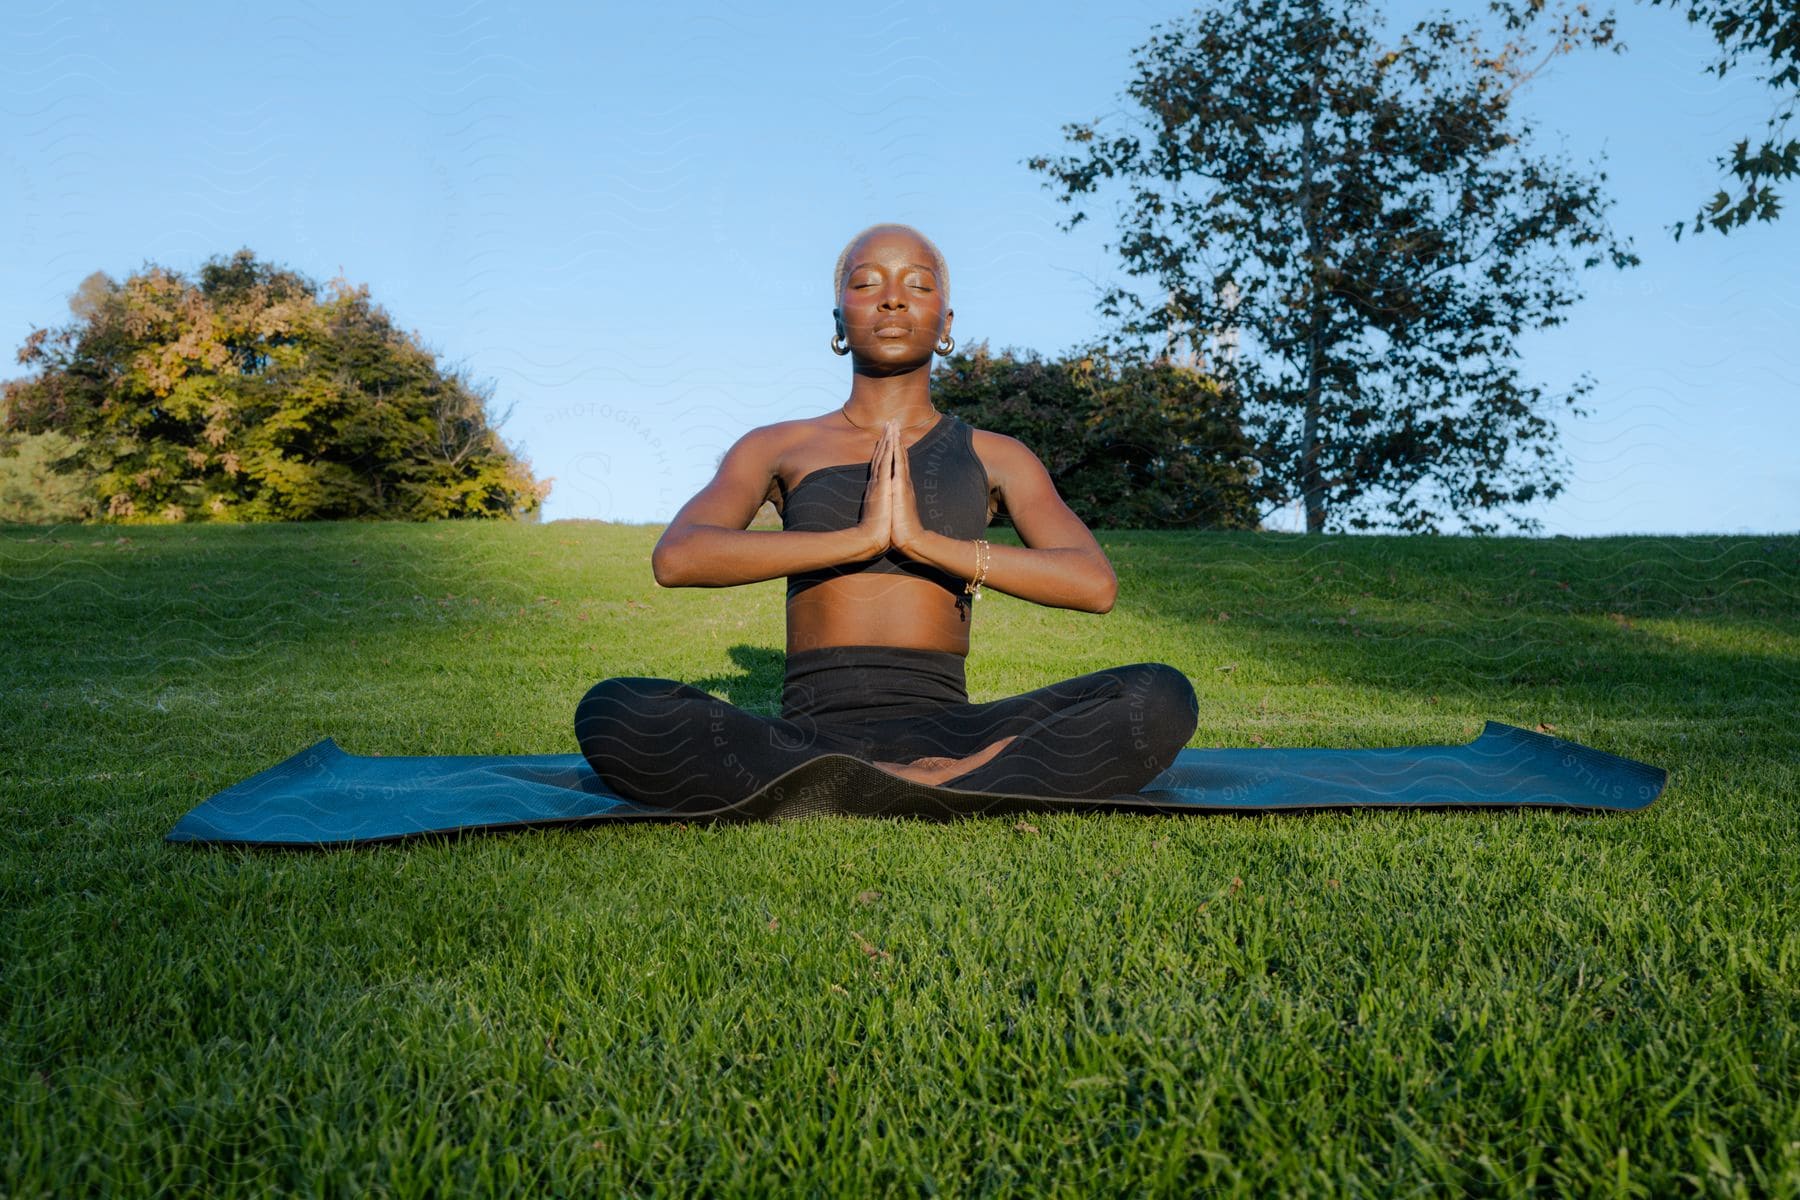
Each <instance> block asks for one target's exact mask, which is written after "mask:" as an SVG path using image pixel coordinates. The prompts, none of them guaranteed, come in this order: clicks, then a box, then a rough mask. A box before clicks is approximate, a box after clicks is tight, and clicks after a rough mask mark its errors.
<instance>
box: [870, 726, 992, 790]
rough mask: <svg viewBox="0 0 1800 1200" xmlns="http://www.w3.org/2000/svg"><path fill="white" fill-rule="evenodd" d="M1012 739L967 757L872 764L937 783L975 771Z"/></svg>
mask: <svg viewBox="0 0 1800 1200" xmlns="http://www.w3.org/2000/svg"><path fill="white" fill-rule="evenodd" d="M1013 736H1014V737H1016V736H1018V735H1016V734H1015V735H1013ZM1012 740H1013V738H1011V737H1003V738H1001V739H1000V740H999V741H997V742H990V743H989V744H988V745H986V746H983V747H982V748H981V749H979V750H977V751H976V752H975V753H973V754H971V755H969V756H968V757H966V758H915V759H914V760H913V761H911V762H909V763H900V762H875V763H872V764H871V765H872V766H877V767H880V768H881V769H882V770H884V771H886V772H888V773H889V774H892V775H898V776H900V778H902V779H910V780H912V781H913V782H914V783H928V784H934V785H935V784H939V783H942V782H944V780H946V779H954V778H955V777H956V776H958V775H961V774H962V773H963V772H964V771H973V770H974V769H975V768H976V767H979V766H980V765H981V764H982V763H984V762H986V761H988V759H990V758H992V757H994V755H996V754H998V753H1000V751H1002V750H1004V749H1006V746H1007V743H1009V742H1011V741H1012Z"/></svg>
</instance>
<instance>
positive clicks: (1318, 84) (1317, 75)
mask: <svg viewBox="0 0 1800 1200" xmlns="http://www.w3.org/2000/svg"><path fill="white" fill-rule="evenodd" d="M1324 82H1325V81H1324V64H1323V63H1322V62H1320V61H1318V60H1317V59H1315V60H1314V61H1313V80H1312V96H1313V102H1314V107H1313V112H1312V113H1311V114H1309V115H1308V116H1307V118H1306V124H1305V125H1304V126H1303V127H1302V128H1301V131H1300V163H1301V176H1300V187H1301V202H1300V203H1301V209H1300V212H1301V218H1300V220H1301V224H1302V225H1304V227H1305V230H1306V258H1307V278H1306V308H1307V322H1306V414H1305V421H1304V422H1303V424H1302V426H1301V430H1300V498H1301V501H1302V503H1303V504H1304V505H1305V508H1306V532H1308V533H1318V532H1320V531H1321V530H1323V529H1324V528H1325V488H1324V486H1323V485H1322V484H1321V482H1320V480H1319V396H1320V392H1321V389H1322V387H1323V380H1322V378H1321V374H1322V372H1321V371H1320V369H1319V366H1320V364H1319V358H1320V356H1321V354H1322V353H1323V352H1324V345H1323V342H1324V335H1325V330H1324V319H1325V310H1324V304H1325V299H1324V297H1323V296H1321V295H1320V294H1319V273H1320V266H1321V262H1320V260H1321V257H1322V255H1323V254H1324V248H1323V247H1322V246H1321V245H1320V239H1319V221H1318V217H1317V215H1316V214H1315V213H1314V212H1313V201H1314V195H1313V159H1314V155H1315V154H1316V152H1317V147H1318V143H1317V141H1316V140H1315V139H1314V137H1313V123H1314V121H1316V120H1317V113H1318V98H1319V92H1320V90H1321V89H1322V88H1323V87H1324Z"/></svg>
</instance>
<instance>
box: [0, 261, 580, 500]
mask: <svg viewBox="0 0 1800 1200" xmlns="http://www.w3.org/2000/svg"><path fill="white" fill-rule="evenodd" d="M70 310H71V312H72V314H73V315H74V318H75V319H74V321H72V322H71V323H70V324H68V325H66V326H64V327H62V328H59V329H55V330H51V329H38V330H35V331H33V332H32V333H31V335H30V336H29V337H27V338H26V339H25V344H24V346H23V347H22V348H21V350H20V351H19V361H20V362H22V363H25V364H27V365H31V366H36V367H38V368H39V371H38V373H37V374H36V375H34V376H30V377H27V378H23V379H15V380H11V381H8V382H7V383H6V384H5V385H4V391H3V393H0V429H4V431H6V432H8V433H12V434H27V435H35V434H44V433H49V432H55V433H59V434H62V435H65V436H66V437H68V438H70V439H72V441H71V442H70V443H69V444H68V449H67V451H66V453H64V454H63V455H62V457H61V458H60V459H59V461H58V463H57V466H58V467H59V468H60V469H62V470H64V471H66V472H68V473H70V474H76V475H80V474H85V475H87V476H88V477H90V478H91V479H92V484H91V493H90V503H89V504H88V505H87V506H86V510H85V511H86V515H88V516H90V517H92V518H96V519H100V520H107V521H120V522H166V521H195V520H236V521H279V520H306V519H323V518H343V517H392V518H406V519H425V518H434V517H496V516H510V515H521V514H525V513H529V512H532V511H534V510H535V509H536V508H537V507H538V505H539V504H540V503H541V501H542V499H543V497H544V495H545V494H546V493H547V492H548V491H549V484H548V482H547V481H545V482H540V481H538V480H537V479H535V478H534V477H533V476H532V474H531V471H530V469H529V467H528V465H527V464H526V463H525V462H524V461H523V460H522V459H521V458H520V457H519V456H518V455H517V454H516V453H515V452H514V451H512V450H511V449H510V448H509V447H508V446H507V445H506V444H505V442H504V441H502V440H501V438H500V436H499V434H498V432H497V430H496V429H495V424H496V422H494V421H493V420H492V419H491V418H490V414H489V401H490V400H491V395H492V394H491V388H488V387H478V386H476V385H474V384H472V383H471V382H470V381H468V380H467V379H465V378H464V377H463V376H462V374H461V373H460V372H459V371H456V370H447V369H444V368H440V367H439V365H438V363H437V359H436V355H434V354H432V353H431V352H429V351H428V350H426V349H424V348H423V347H422V346H420V345H419V344H418V343H417V342H416V341H415V340H414V339H413V338H412V337H411V336H409V335H406V334H403V333H401V332H400V331H399V330H397V329H395V328H394V326H393V323H392V321H391V320H390V319H389V317H388V315H387V313H386V312H385V311H383V310H382V309H381V308H380V307H379V306H378V305H376V304H374V303H373V302H372V301H371V299H370V296H369V289H368V288H367V286H355V287H352V286H350V285H349V284H348V283H347V282H345V281H343V280H333V281H332V282H331V284H330V285H329V287H328V289H326V290H325V291H324V292H323V293H321V291H320V289H319V288H318V287H317V285H315V284H314V283H312V282H311V281H310V280H308V279H306V278H305V277H303V276H301V275H298V274H296V273H294V272H292V271H288V270H285V269H282V268H279V267H275V266H273V265H270V264H267V263H263V262H260V261H258V260H257V259H256V257H255V256H254V255H253V254H252V253H251V252H250V251H248V250H240V251H239V252H237V253H236V254H235V255H233V256H231V257H230V258H229V259H226V258H215V259H212V260H209V261H208V262H207V263H206V264H205V265H204V266H203V267H201V269H200V271H199V273H198V279H197V280H189V279H188V278H186V277H185V276H183V275H181V274H179V273H177V272H173V271H169V270H166V269H164V268H162V267H159V266H155V265H149V266H147V267H146V268H145V269H143V270H142V271H139V272H137V273H135V274H133V275H131V276H130V277H128V278H127V279H126V280H125V281H124V282H123V283H122V284H120V283H115V282H114V281H113V280H112V279H110V278H109V277H107V276H106V275H104V274H103V273H98V272H96V273H95V274H94V275H91V276H89V277H88V278H87V279H86V280H84V281H83V282H82V284H81V286H80V287H79V288H78V289H77V290H76V292H75V294H74V295H73V296H72V297H71V298H70Z"/></svg>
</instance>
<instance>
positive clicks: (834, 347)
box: [831, 333, 850, 354]
mask: <svg viewBox="0 0 1800 1200" xmlns="http://www.w3.org/2000/svg"><path fill="white" fill-rule="evenodd" d="M843 339H844V335H843V334H841V333H834V334H832V335H831V352H832V353H833V354H848V353H850V343H849V342H845V341H844V340H843ZM840 342H843V344H842V345H839V344H838V343H840Z"/></svg>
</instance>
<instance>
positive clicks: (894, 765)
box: [575, 225, 1199, 813]
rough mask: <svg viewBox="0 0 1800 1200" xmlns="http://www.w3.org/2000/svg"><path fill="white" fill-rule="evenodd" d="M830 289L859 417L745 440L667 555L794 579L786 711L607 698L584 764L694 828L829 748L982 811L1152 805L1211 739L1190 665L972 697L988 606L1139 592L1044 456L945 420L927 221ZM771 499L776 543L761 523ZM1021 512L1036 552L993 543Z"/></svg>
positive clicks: (745, 574)
mask: <svg viewBox="0 0 1800 1200" xmlns="http://www.w3.org/2000/svg"><path fill="white" fill-rule="evenodd" d="M833 284H834V288H835V293H836V296H837V305H838V306H837V307H836V308H835V309H833V310H832V315H833V317H834V318H835V320H836V325H837V331H836V333H835V335H834V336H833V337H832V339H831V348H832V349H833V350H834V351H836V352H837V353H838V354H840V355H842V354H848V355H849V356H850V360H851V365H852V367H853V374H852V377H851V384H850V396H849V399H848V400H847V401H846V402H845V403H844V405H843V406H842V407H841V408H838V409H833V410H832V411H831V412H829V413H827V414H825V415H823V416H817V417H806V418H801V419H798V420H793V421H779V422H776V423H775V424H772V425H767V426H764V427H762V428H759V429H753V430H751V431H750V432H749V433H747V434H745V435H744V436H743V437H742V438H740V439H739V440H738V441H737V442H736V444H734V445H733V446H732V447H731V448H730V449H729V450H728V451H727V452H726V454H725V457H724V459H723V460H722V461H721V462H720V464H719V469H718V473H717V475H716V476H715V477H714V479H713V480H712V482H710V483H709V484H707V485H706V487H704V488H703V489H701V491H700V492H699V493H698V494H697V495H696V496H694V498H693V499H692V500H689V501H688V502H687V504H686V505H684V506H683V507H682V509H681V511H680V512H678V513H676V514H675V518H674V519H673V520H672V521H671V522H670V523H669V527H668V528H667V530H665V531H664V533H663V536H662V538H661V540H659V541H658V542H657V544H656V548H655V550H654V551H653V552H652V554H651V568H652V570H653V572H654V573H655V576H656V581H657V583H659V584H661V585H662V586H664V587H730V586H733V585H736V584H741V583H755V582H759V581H761V580H765V579H775V578H780V577H784V576H785V577H786V578H787V580H788V587H787V669H786V677H785V679H784V682H783V686H782V696H781V715H780V716H779V717H768V716H763V715H761V714H756V713H750V712H746V711H744V710H743V709H740V708H738V707H736V706H735V705H732V704H730V703H728V702H727V701H724V700H721V699H719V698H718V697H716V696H713V695H711V694H709V693H707V692H705V691H702V690H701V689H699V688H697V687H693V686H691V685H689V684H685V683H679V682H676V681H674V680H670V679H657V678H646V677H638V676H620V677H616V678H612V679H604V680H601V681H600V682H599V683H597V684H595V685H594V686H593V687H592V688H591V689H590V690H589V691H588V693H587V695H586V696H585V697H584V698H583V699H582V701H581V703H580V705H579V706H578V707H577V708H576V710H575V735H576V738H577V739H578V740H579V742H580V745H581V752H582V754H583V756H584V757H586V759H587V761H588V762H589V763H590V764H592V766H593V768H594V770H595V771H596V772H598V774H599V775H600V778H601V780H602V781H603V782H604V783H605V784H606V785H607V786H608V787H610V788H611V789H612V790H614V791H615V792H617V793H618V794H619V795H621V796H624V797H626V798H627V799H631V800H635V801H638V802H640V803H643V804H649V805H657V806H660V807H665V808H668V809H671V810H676V811H682V812H693V813H700V812H717V811H722V810H725V809H728V808H730V807H732V806H734V805H736V804H738V803H739V802H741V801H743V800H744V799H745V798H747V797H749V796H750V795H752V794H754V793H755V792H757V791H758V790H759V789H761V788H762V787H764V786H765V785H767V784H768V783H770V782H772V781H773V780H775V779H777V778H779V777H780V776H782V775H784V774H785V773H787V772H788V771H791V770H792V769H793V768H795V767H797V766H799V765H801V764H802V763H805V762H807V761H809V760H811V759H814V758H817V757H818V756H820V755H822V754H832V753H840V754H850V755H853V756H855V757H857V758H860V759H862V760H864V761H865V762H869V763H872V764H873V765H874V766H876V767H878V768H880V769H882V770H884V771H887V772H889V773H891V774H893V775H896V776H899V777H901V778H904V779H909V780H913V781H915V782H918V783H921V784H931V785H936V786H942V787H948V788H955V789H960V790H965V791H973V792H987V793H1004V794H1010V795H1025V796H1044V797H1065V798H1081V799H1104V798H1106V797H1109V796H1113V795H1117V794H1120V793H1134V792H1136V791H1138V790H1139V789H1141V788H1142V787H1143V786H1144V785H1145V784H1146V783H1148V782H1149V781H1150V780H1152V779H1154V778H1155V777H1156V776H1157V775H1159V774H1160V773H1162V772H1163V771H1164V770H1165V769H1167V768H1168V767H1169V765H1170V764H1171V763H1173V762H1174V760H1175V756H1176V754H1177V753H1178V752H1179V751H1180V750H1181V748H1182V747H1183V746H1185V745H1186V744H1187V741H1188V739H1189V738H1191V737H1192V736H1193V733H1194V729H1195V727H1196V725H1197V724H1198V720H1199V706H1198V703H1197V701H1196V699H1195V696H1194V689H1193V685H1192V684H1190V683H1189V682H1188V680H1187V677H1186V676H1184V675H1183V674H1181V672H1179V671H1177V670H1176V669H1175V668H1173V667H1170V666H1168V665H1166V664H1164V663H1154V662H1146V663H1133V664H1131V665H1128V666H1121V667H1111V668H1108V669H1107V670H1103V671H1093V672H1090V673H1089V674H1086V675H1079V676H1076V677H1074V678H1072V679H1065V680H1063V681H1062V682H1060V683H1053V684H1050V685H1049V686H1047V687H1041V688H1038V689H1037V690H1035V691H1030V692H1026V693H1024V694H1023V695H1018V696H1011V697H1008V698H1006V699H1002V700H990V701H986V702H983V703H971V702H970V701H969V697H968V690H967V688H966V686H965V682H964V680H965V677H964V671H963V666H964V660H965V659H966V658H967V657H968V653H969V635H970V630H971V628H972V626H973V621H974V615H975V604H974V601H975V600H976V599H978V598H979V597H980V595H981V590H982V588H984V587H986V588H994V589H997V590H999V591H1003V592H1006V593H1007V594H1009V595H1012V596H1017V597H1019V598H1021V599H1024V600H1030V601H1033V602H1035V603H1038V604H1044V605H1050V606H1052V607H1056V608H1074V609H1080V610H1082V611H1084V612H1093V613H1104V612H1107V611H1108V610H1110V609H1111V608H1112V605H1113V598H1114V596H1115V595H1116V593H1117V591H1118V580H1117V578H1116V577H1115V576H1114V574H1113V570H1112V565H1111V564H1110V563H1109V562H1108V561H1107V558H1106V554H1105V552H1104V551H1102V550H1101V549H1100V546H1099V544H1098V543H1097V542H1095V540H1094V536H1093V534H1092V533H1090V532H1089V531H1088V529H1087V527H1086V526H1085V525H1084V524H1083V523H1082V521H1081V519H1080V518H1079V517H1077V516H1076V515H1075V514H1074V513H1073V512H1071V511H1070V510H1069V508H1068V506H1067V505H1066V504H1064V503H1063V500H1062V498H1061V497H1060V496H1059V495H1057V492H1056V487H1055V485H1054V484H1053V483H1052V482H1051V480H1050V477H1049V474H1048V472H1046V471H1045V469H1044V466H1043V464H1042V463H1041V462H1039V461H1038V458H1037V456H1036V455H1035V454H1033V453H1032V452H1031V450H1030V449H1029V448H1028V447H1026V446H1025V445H1024V443H1022V442H1020V441H1018V440H1017V439H1015V438H1011V437H1006V436H1004V435H1002V434H997V433H989V432H986V431H983V430H978V429H975V428H972V427H971V426H969V425H967V424H965V423H964V422H962V421H960V420H958V419H957V418H956V417H955V416H952V415H950V414H948V413H940V412H938V411H937V410H936V409H934V408H933V407H932V403H931V390H930V376H931V356H932V353H933V350H934V349H935V350H936V352H937V353H939V354H949V353H950V352H951V350H952V349H954V347H955V343H954V342H953V341H951V340H950V325H951V320H952V317H953V315H954V314H953V313H952V310H951V309H950V307H949V286H950V280H949V273H948V271H947V270H946V268H945V264H944V260H943V256H942V255H941V254H939V253H938V250H937V247H936V246H934V245H933V244H932V243H931V241H930V240H929V239H928V238H926V237H925V236H924V235H923V234H921V233H919V232H918V231H917V230H914V229H912V228H911V227H909V226H905V225H876V226H873V227H871V228H869V229H867V230H864V231H863V232H862V233H860V234H858V235H857V236H856V237H855V238H853V239H852V240H851V242H850V244H849V245H848V246H846V247H845V248H844V252H843V253H842V254H840V255H839V256H838V261H837V268H836V271H835V274H834V278H833ZM765 501H769V502H772V503H773V504H774V505H775V506H776V508H777V509H778V510H779V511H780V513H781V522H782V528H781V530H780V531H779V532H777V531H773V530H751V529H749V528H748V526H749V524H750V522H751V520H752V519H753V518H754V517H755V515H756V513H757V511H758V510H759V509H760V508H761V507H762V505H763V503H764V502H765ZM1000 508H1004V510H1005V511H1006V513H1007V514H1008V515H1009V516H1010V517H1011V519H1012V523H1013V526H1014V528H1015V529H1017V531H1018V533H1019V538H1020V540H1021V541H1022V542H1023V543H1024V545H1023V546H1021V547H1013V546H1006V545H1001V546H991V545H989V544H988V542H987V540H986V539H985V538H983V537H982V536H981V535H982V534H983V533H984V532H985V531H986V529H987V526H988V524H989V522H990V521H992V519H993V517H994V514H995V512H996V511H998V510H999V509H1000Z"/></svg>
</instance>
